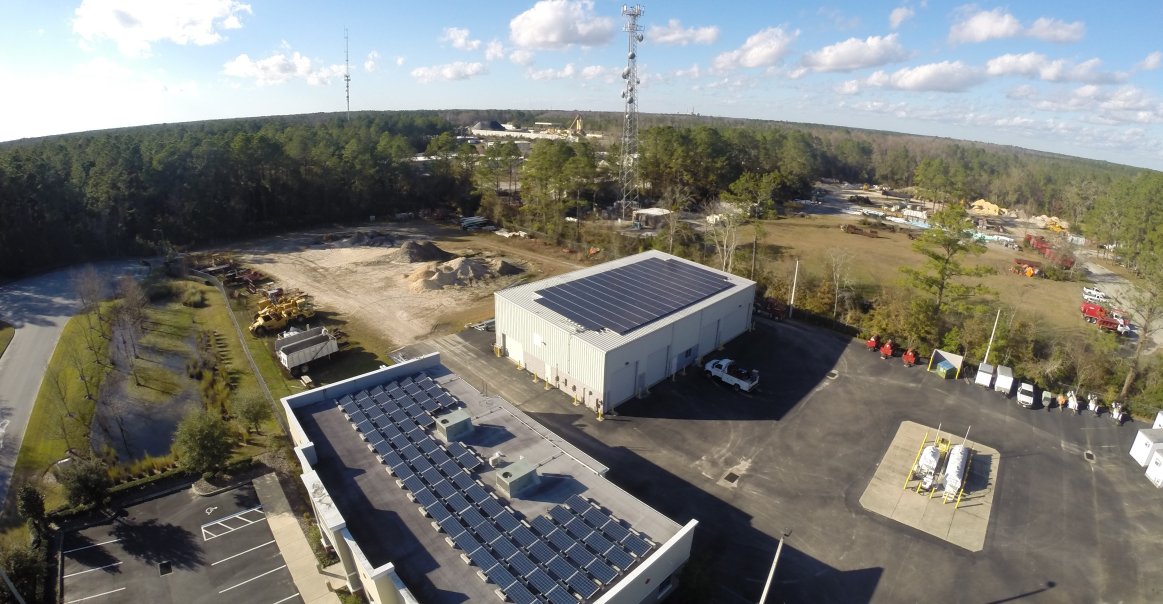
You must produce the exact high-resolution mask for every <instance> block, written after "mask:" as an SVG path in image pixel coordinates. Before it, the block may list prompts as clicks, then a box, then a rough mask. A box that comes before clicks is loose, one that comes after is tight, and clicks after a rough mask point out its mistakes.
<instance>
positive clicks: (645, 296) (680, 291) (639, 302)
mask: <svg viewBox="0 0 1163 604" xmlns="http://www.w3.org/2000/svg"><path fill="white" fill-rule="evenodd" d="M730 287H731V282H730V281H728V280H727V279H726V278H725V277H722V276H720V275H718V274H716V273H713V272H711V271H710V270H707V269H704V268H701V267H698V266H694V265H691V264H688V263H686V262H683V261H681V260H674V259H667V260H663V259H661V258H646V259H643V260H639V261H638V262H634V263H632V264H627V265H624V266H619V267H616V268H612V269H607V270H605V271H603V272H601V273H598V274H595V275H590V276H588V277H582V278H580V279H575V280H573V281H568V282H566V283H562V284H561V285H554V286H552V287H547V288H545V289H542V290H538V291H537V292H536V293H537V294H538V296H539V297H537V298H535V301H536V302H537V303H538V304H540V305H542V306H544V307H546V308H548V309H549V310H552V311H553V312H556V313H558V314H560V315H562V316H563V317H565V318H566V319H569V320H570V321H572V322H574V323H577V324H578V325H581V326H583V327H585V328H587V329H593V330H601V329H610V330H612V331H615V332H617V333H619V334H626V333H629V332H631V331H633V330H635V329H638V328H639V327H642V326H643V325H646V324H648V323H652V322H654V321H657V320H658V319H661V318H662V317H665V316H667V315H669V314H671V313H674V312H675V311H678V310H680V309H682V308H685V307H687V306H690V305H691V304H694V303H695V302H698V301H700V300H703V299H706V298H709V297H711V296H713V295H715V294H717V293H719V292H721V291H724V290H727V289H730Z"/></svg>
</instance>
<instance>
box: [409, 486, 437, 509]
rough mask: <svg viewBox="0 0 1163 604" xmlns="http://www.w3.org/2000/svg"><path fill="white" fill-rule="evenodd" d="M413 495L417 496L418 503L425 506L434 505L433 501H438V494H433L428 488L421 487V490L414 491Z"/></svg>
mask: <svg viewBox="0 0 1163 604" xmlns="http://www.w3.org/2000/svg"><path fill="white" fill-rule="evenodd" d="M412 496H413V497H415V498H416V503H419V504H420V505H422V506H424V507H425V508H427V507H428V506H430V505H432V504H433V503H436V501H437V500H436V495H433V494H432V491H429V490H428V489H420V490H419V491H413V492H412Z"/></svg>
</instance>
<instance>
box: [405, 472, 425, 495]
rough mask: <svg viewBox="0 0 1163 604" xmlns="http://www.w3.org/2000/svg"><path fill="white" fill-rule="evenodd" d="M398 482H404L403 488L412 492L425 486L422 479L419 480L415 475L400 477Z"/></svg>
mask: <svg viewBox="0 0 1163 604" xmlns="http://www.w3.org/2000/svg"><path fill="white" fill-rule="evenodd" d="M400 482H403V483H404V488H405V489H408V490H409V491H411V492H413V493H415V492H417V491H419V490H421V489H423V488H425V487H424V481H422V480H420V477H419V476H415V475H412V476H409V477H407V478H402V479H400Z"/></svg>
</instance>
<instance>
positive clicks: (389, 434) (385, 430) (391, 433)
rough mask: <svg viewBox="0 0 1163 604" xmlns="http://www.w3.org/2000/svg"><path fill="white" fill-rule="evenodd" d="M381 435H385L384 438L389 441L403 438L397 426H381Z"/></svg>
mask: <svg viewBox="0 0 1163 604" xmlns="http://www.w3.org/2000/svg"><path fill="white" fill-rule="evenodd" d="M380 434H383V435H384V438H386V439H388V440H392V439H393V438H395V437H397V436H403V434H402V433H401V432H400V429H399V428H397V427H396V425H395V424H387V425H383V426H380Z"/></svg>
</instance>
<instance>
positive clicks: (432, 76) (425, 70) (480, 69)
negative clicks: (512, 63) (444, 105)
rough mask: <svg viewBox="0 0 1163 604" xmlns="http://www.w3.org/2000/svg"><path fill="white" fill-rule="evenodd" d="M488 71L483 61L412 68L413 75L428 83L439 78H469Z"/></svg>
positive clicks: (446, 79)
mask: <svg viewBox="0 0 1163 604" xmlns="http://www.w3.org/2000/svg"><path fill="white" fill-rule="evenodd" d="M483 73H487V70H486V69H485V66H484V64H483V63H476V62H474V63H466V62H464V61H454V62H452V63H446V64H444V65H432V66H430V67H417V68H416V69H413V70H412V77H413V78H416V79H417V80H419V81H421V82H424V83H428V82H435V81H438V80H444V81H451V80H467V79H469V78H471V77H473V76H478V75H481V74H483Z"/></svg>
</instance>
